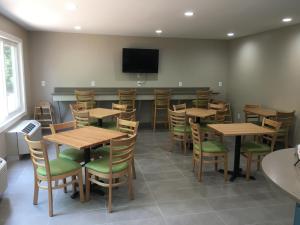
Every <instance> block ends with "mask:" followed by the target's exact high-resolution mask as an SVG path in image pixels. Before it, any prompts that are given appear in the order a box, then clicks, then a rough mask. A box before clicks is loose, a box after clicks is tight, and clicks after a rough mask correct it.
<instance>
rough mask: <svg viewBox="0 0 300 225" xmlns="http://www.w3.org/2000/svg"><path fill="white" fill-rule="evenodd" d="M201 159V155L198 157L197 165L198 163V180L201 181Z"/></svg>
mask: <svg viewBox="0 0 300 225" xmlns="http://www.w3.org/2000/svg"><path fill="white" fill-rule="evenodd" d="M202 164H203V161H202V157H200V159H199V165H198V181H199V182H201V181H202V166H203V165H202Z"/></svg>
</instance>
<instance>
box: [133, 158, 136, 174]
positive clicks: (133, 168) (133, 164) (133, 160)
mask: <svg viewBox="0 0 300 225" xmlns="http://www.w3.org/2000/svg"><path fill="white" fill-rule="evenodd" d="M132 174H133V179H136V172H135V163H134V157H132Z"/></svg>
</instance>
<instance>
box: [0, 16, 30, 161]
mask: <svg viewBox="0 0 300 225" xmlns="http://www.w3.org/2000/svg"><path fill="white" fill-rule="evenodd" d="M0 30H1V31H3V32H6V33H9V34H12V35H14V36H16V37H18V38H20V39H22V41H23V56H24V75H25V86H26V90H25V91H26V100H27V104H28V107H27V109H28V110H29V111H30V110H31V98H30V94H31V92H30V73H29V58H28V33H27V31H26V30H25V29H23V28H22V27H20V26H19V25H17V24H16V23H14V22H12V21H10V20H8V19H7V18H5V17H4V16H2V15H1V14H0ZM6 155H7V149H6V143H5V132H2V133H0V157H6Z"/></svg>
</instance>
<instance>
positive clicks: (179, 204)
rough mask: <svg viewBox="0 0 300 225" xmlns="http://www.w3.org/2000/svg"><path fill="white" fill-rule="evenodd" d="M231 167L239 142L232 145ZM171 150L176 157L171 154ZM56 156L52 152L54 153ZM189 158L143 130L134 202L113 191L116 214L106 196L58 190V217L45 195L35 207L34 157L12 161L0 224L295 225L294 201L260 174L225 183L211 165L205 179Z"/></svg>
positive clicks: (164, 137)
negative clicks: (84, 199) (84, 197)
mask: <svg viewBox="0 0 300 225" xmlns="http://www.w3.org/2000/svg"><path fill="white" fill-rule="evenodd" d="M226 142H227V144H228V146H229V149H230V150H231V153H230V168H231V167H232V165H233V163H232V161H233V159H232V158H233V157H232V149H233V144H232V143H233V141H232V140H226ZM170 149H172V150H173V151H172V152H170V151H169V150H170ZM50 152H52V154H51V155H53V147H52V148H51V149H50ZM191 161H192V158H191V153H189V155H187V156H184V155H183V154H182V153H181V151H180V149H179V147H178V146H172V145H171V142H170V139H169V134H168V133H167V132H164V131H157V132H155V133H153V132H152V131H150V130H141V131H140V133H139V137H138V144H137V149H136V169H137V179H136V180H135V181H134V189H135V200H133V201H130V200H128V197H127V188H126V187H124V188H123V187H122V188H119V189H115V190H114V192H113V213H111V214H108V213H107V210H106V200H105V198H104V197H103V196H100V195H97V194H92V196H91V200H90V201H89V202H85V203H80V202H79V199H75V200H73V199H71V198H70V194H71V188H69V192H68V193H67V194H65V193H63V191H62V190H56V191H55V192H54V213H55V216H54V217H53V218H49V217H48V204H47V191H43V190H42V191H40V195H39V205H37V206H34V205H33V204H32V195H33V170H32V166H31V162H30V160H29V159H27V160H26V159H25V160H21V161H18V160H15V161H14V160H11V161H9V163H8V165H9V188H8V190H7V191H6V192H5V193H4V195H3V196H2V197H1V198H0V224H1V225H4V224H5V225H8V224H14V225H15V224H18V225H23V224H26V225H27V224H31V225H34V224H48V225H52V224H55V225H65V224H72V225H77V224H84V225H89V224H91V225H96V224H106V225H137V224H143V225H148V224H149V225H171V224H172V225H190V224H191V225H195V224H198V225H291V224H292V223H293V222H292V221H293V214H294V205H295V202H294V201H292V200H291V199H289V198H288V197H287V196H286V195H285V194H284V193H282V192H281V191H280V190H278V188H276V187H275V186H273V185H272V184H270V183H269V182H268V181H267V180H266V179H265V178H264V177H263V175H262V173H261V172H255V171H253V172H254V174H255V176H256V178H257V180H256V181H250V182H247V181H245V180H244V179H238V180H236V182H234V183H230V182H228V183H224V180H223V176H222V175H221V174H219V173H216V172H214V171H213V168H206V169H205V175H204V180H203V182H202V183H199V182H197V180H196V178H195V176H194V174H193V173H192V166H191Z"/></svg>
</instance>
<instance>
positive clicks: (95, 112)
mask: <svg viewBox="0 0 300 225" xmlns="http://www.w3.org/2000/svg"><path fill="white" fill-rule="evenodd" d="M88 111H89V113H90V117H92V118H97V119H103V118H106V117H110V116H116V115H119V114H120V113H121V112H122V111H120V110H115V109H107V108H94V109H89V110H88Z"/></svg>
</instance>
